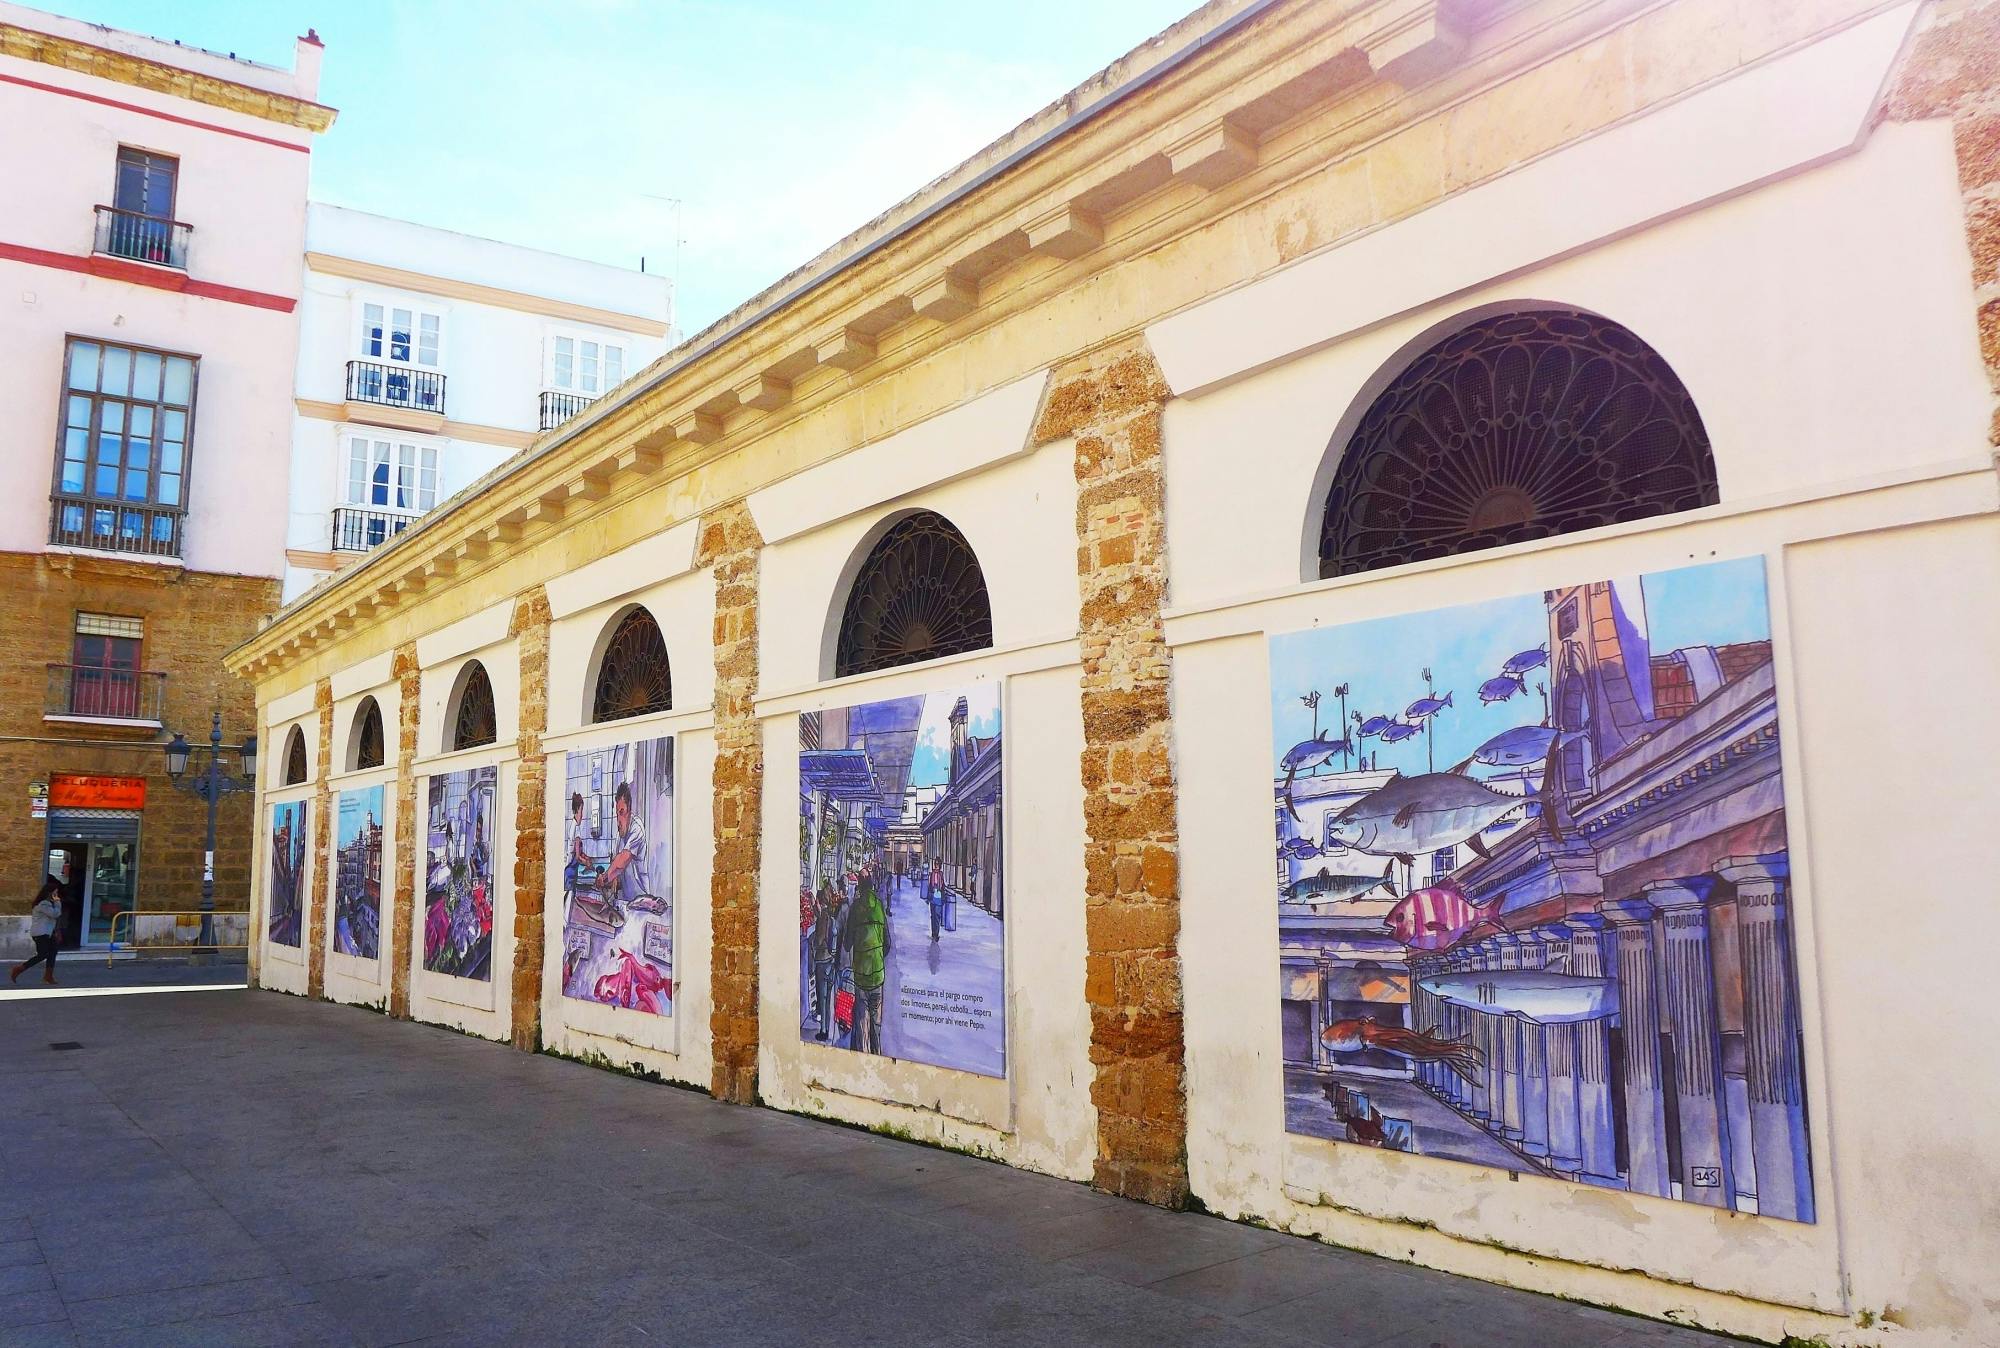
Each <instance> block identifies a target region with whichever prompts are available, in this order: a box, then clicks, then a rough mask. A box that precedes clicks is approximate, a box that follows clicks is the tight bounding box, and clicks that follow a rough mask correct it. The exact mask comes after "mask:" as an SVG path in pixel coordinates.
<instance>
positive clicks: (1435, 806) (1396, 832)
mask: <svg viewBox="0 0 2000 1348" xmlns="http://www.w3.org/2000/svg"><path fill="white" fill-rule="evenodd" d="M1528 804H1529V802H1528V800H1526V799H1525V798H1523V797H1521V796H1509V795H1504V794H1502V793H1501V792H1498V791H1495V790H1493V789H1492V788H1491V787H1489V786H1485V785H1483V784H1481V783H1479V782H1475V781H1473V780H1472V779H1471V778H1469V777H1461V776H1459V775H1458V774H1457V773H1453V772H1426V773H1420V774H1418V775H1417V776H1414V777H1404V776H1401V775H1398V776H1396V777H1393V778H1391V779H1390V780H1389V781H1387V782H1385V783H1384V784H1383V785H1381V786H1380V787H1377V788H1376V789H1375V790H1373V791H1371V792H1369V793H1368V794H1367V795H1365V796H1363V797H1362V798H1361V799H1360V800H1357V801H1355V802H1354V803H1353V804H1352V805H1350V806H1348V807H1347V808H1346V809H1344V810H1342V811H1341V812H1340V813H1339V814H1337V815H1335V816H1334V817H1333V818H1332V819H1331V820H1329V821H1328V822H1327V829H1326V831H1327V837H1329V838H1330V839H1332V840H1333V841H1334V842H1337V843H1341V844H1343V845H1345V846H1348V847H1353V848H1356V849H1357V850H1359V851H1363V852H1370V853H1373V854H1374V855H1376V856H1393V857H1398V858H1401V859H1402V860H1404V861H1406V862H1407V861H1409V860H1411V859H1412V858H1414V857H1415V856H1416V854H1417V853H1419V852H1435V851H1437V850H1438V849H1439V848H1443V847H1454V846H1457V845H1458V844H1459V843H1464V844H1466V845H1467V846H1468V847H1470V848H1471V849H1472V850H1473V851H1474V852H1475V853H1477V854H1478V855H1480V856H1485V855H1487V851H1486V845H1485V843H1483V842H1481V841H1480V837H1479V834H1480V832H1481V830H1483V829H1485V828H1486V827H1487V826H1488V825H1489V824H1492V823H1494V822H1496V821H1498V820H1500V819H1502V818H1505V817H1506V816H1507V815H1509V814H1512V813H1513V812H1514V811H1516V810H1521V809H1524V808H1525V807H1526V806H1527V805H1528Z"/></svg>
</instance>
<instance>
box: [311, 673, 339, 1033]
mask: <svg viewBox="0 0 2000 1348" xmlns="http://www.w3.org/2000/svg"><path fill="white" fill-rule="evenodd" d="M313 713H314V715H315V716H316V718H317V720H318V726H317V729H318V732H319V733H318V734H317V735H316V736H315V737H314V738H315V739H316V740H317V741H318V745H319V757H318V758H317V759H315V760H314V761H315V762H316V763H317V764H318V772H317V773H316V774H315V776H314V779H313V780H314V783H315V785H314V787H313V797H312V813H313V822H312V880H311V883H310V884H308V885H307V886H306V895H307V899H306V996H308V997H324V996H325V995H326V914H327V907H328V902H329V900H328V897H327V882H326V859H327V856H328V854H329V852H330V851H331V849H332V844H331V842H330V841H329V838H330V835H331V832H332V829H333V791H332V789H331V788H330V787H328V786H327V783H326V778H327V774H328V773H330V772H332V771H333V683H332V681H331V680H329V679H321V680H320V681H319V682H318V683H317V684H315V685H314V686H313Z"/></svg>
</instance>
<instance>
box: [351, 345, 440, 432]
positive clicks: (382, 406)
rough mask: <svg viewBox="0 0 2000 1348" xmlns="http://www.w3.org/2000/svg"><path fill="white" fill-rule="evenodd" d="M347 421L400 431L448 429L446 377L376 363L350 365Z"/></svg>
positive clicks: (430, 372)
mask: <svg viewBox="0 0 2000 1348" xmlns="http://www.w3.org/2000/svg"><path fill="white" fill-rule="evenodd" d="M347 418H348V420H350V421H362V422H367V423H369V424H371V425H376V426H394V427H396V428H397V429H399V430H406V431H428V432H436V431H438V430H440V429H442V428H443V426H444V376H443V375H441V374H439V373H438V372H437V371H436V370H420V369H416V368H414V367H412V366H408V365H391V364H386V363H384V362H381V361H373V360H350V361H348V362H347Z"/></svg>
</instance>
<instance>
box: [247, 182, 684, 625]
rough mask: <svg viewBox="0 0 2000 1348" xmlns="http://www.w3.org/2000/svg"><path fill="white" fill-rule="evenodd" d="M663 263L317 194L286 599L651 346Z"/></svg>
mask: <svg viewBox="0 0 2000 1348" xmlns="http://www.w3.org/2000/svg"><path fill="white" fill-rule="evenodd" d="M672 308H673V288H672V283H671V282H670V281H669V279H668V278H667V277H665V276H662V275H656V274H649V273H646V272H643V271H630V270H627V269H625V268H622V267H612V266H606V265H604V264H602V263H597V262H586V261H584V260H582V259H580V258H573V257H563V256H560V255H558V254H555V253H545V252H539V251H537V250H535V249H532V248H520V247H516V246H514V245H512V244H505V243H497V242H495V241H493V240H491V239H479V238H472V237H470V236H468V235H464V234H456V233H453V232H451V231H449V230H442V229H432V228H429V227H427V226H424V225H418V224H412V223H410V222H409V221H406V220H391V219H388V218H386V217H384V216H379V215H369V214H367V213H365V212H362V211H355V210H348V209H346V208H344V207H339V206H329V205H325V204H323V203H314V204H313V205H312V206H310V207H309V208H308V212H307V219H306V257H305V297H304V300H303V301H302V303H301V305H300V339H299V363H298V380H297V398H296V400H295V411H294V414H293V433H292V464H291V520H290V525H289V528H288V533H287V538H286V566H285V590H284V597H285V600H286V601H287V602H289V601H290V600H292V599H293V598H295V597H296V596H298V595H299V594H301V593H303V592H304V591H305V590H306V589H308V588H309V587H311V586H312V585H313V584H314V582H316V581H318V580H320V579H322V578H323V577H325V576H328V575H331V574H333V573H334V572H335V571H337V570H339V569H340V568H341V567H342V566H345V565H347V564H349V563H351V562H353V561H355V560H357V559H359V558H360V557H361V556H362V555H363V554H365V553H366V552H367V551H368V550H369V549H371V548H373V547H376V546H379V545H380V544H382V543H385V542H387V541H389V540H390V539H392V538H394V537H395V536H396V535H397V534H399V533H401V532H402V531H403V530H404V529H406V528H408V527H409V526H410V525H411V524H412V523H413V522H415V521H416V520H417V519H419V518H421V517H422V515H423V514H424V512H425V511H427V510H429V509H431V508H432V506H434V505H435V504H436V503H437V502H439V501H442V500H444V499H445V498H446V497H448V496H450V495H451V494H452V493H454V492H456V491H458V490H460V489H461V488H463V487H465V486H468V485H469V484H471V483H472V482H474V481H475V480H477V479H478V478H479V477H480V476H482V475H483V474H485V473H486V472H487V471H488V470H490V469H492V468H493V467H495V466H496V465H498V464H499V463H500V462H501V461H502V460H504V459H506V458H509V457H511V456H512V455H514V454H517V453H519V452H520V451H522V450H524V449H526V448H527V447H528V446H529V445H530V444H532V443H533V442H534V440H535V437H536V436H538V435H540V434H541V433H542V432H543V431H546V430H551V429H553V428H554V427H555V426H557V425H559V424H561V423H562V422H563V421H565V420H567V419H568V418H569V417H571V416H573V415H575V414H576V413H577V412H579V411H581V410H582V409H583V408H585V407H587V406H589V405H590V404H591V403H592V402H593V401H595V400H596V399H597V398H598V397H600V396H602V395H603V394H604V393H605V392H606V391H607V390H609V389H611V388H614V387H616V386H617V385H618V384H620V383H622V382H624V380H625V379H626V378H627V377H629V376H630V375H632V374H635V373H637V372H638V371H639V370H640V369H642V368H644V367H645V366H646V365H648V364H650V363H651V362H652V361H653V360H655V359H657V358H658V357H659V356H660V354H661V353H662V352H664V351H665V350H666V348H667V344H668V340H669V331H670V328H671V326H672Z"/></svg>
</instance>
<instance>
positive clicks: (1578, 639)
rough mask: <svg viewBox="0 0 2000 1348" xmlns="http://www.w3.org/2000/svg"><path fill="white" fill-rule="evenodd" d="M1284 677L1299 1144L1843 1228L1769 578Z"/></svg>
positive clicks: (1548, 601) (1513, 617)
mask: <svg viewBox="0 0 2000 1348" xmlns="http://www.w3.org/2000/svg"><path fill="white" fill-rule="evenodd" d="M1271 670H1272V690H1271V710H1272V723H1273V727H1274V740H1273V750H1272V763H1273V791H1272V813H1273V819H1274V821H1275V825H1276V844H1277V847H1276V856H1275V859H1274V863H1273V866H1274V869H1273V880H1274V887H1275V889H1276V897H1277V901H1278V927H1279V943H1280V954H1279V971H1280V985H1281V992H1280V996H1281V998H1282V1006H1283V1015H1282V1024H1283V1052H1284V1060H1285V1126H1286V1129H1287V1131H1289V1132H1293V1133H1299V1134H1304V1135H1309V1136H1314V1137H1322V1138H1334V1139H1339V1140H1344V1141H1348V1142H1355V1143H1360V1144H1362V1145H1365V1146H1373V1147H1387V1148H1393V1149H1396V1150H1400V1151H1407V1152H1415V1153H1419V1154H1423V1155H1428V1156H1439V1157H1445V1158H1448V1159H1451V1160H1458V1161H1468V1162H1473V1163H1475V1164H1479V1165H1486V1166H1497V1167H1501V1168H1505V1169H1509V1170H1516V1171H1526V1172H1531V1173H1537V1174H1544V1175H1551V1176H1558V1177H1561V1178H1565V1179H1570V1180H1575V1181H1578V1182H1581V1183H1586V1184H1595V1185H1600V1186H1603V1187H1606V1188H1615V1189H1624V1190H1628V1191H1631V1192H1634V1193H1645V1194H1652V1195H1656V1196H1660V1197H1669V1198H1676V1199H1682V1200H1685V1201H1687V1202H1692V1203H1702V1204H1707V1205H1709V1206H1713V1207H1722V1208H1730V1209H1734V1210H1736V1211H1739V1212H1748V1213H1759V1214H1762V1215H1764V1216H1768V1217H1784V1218H1789V1219H1791V1220H1795V1221H1804V1222H1810V1221H1812V1220H1813V1183H1812V1158H1811V1153H1810V1148H1809V1145H1808V1138H1807V1108H1806V1098H1805V1082H1804V1074H1803V1071H1802V1067H1801V1061H1802V1057H1803V1053H1802V1048H1801V1038H1800V1028H1799V995H1798V982H1797V970H1796V965H1795V962H1794V958H1793V950H1792V931H1791V900H1792V896H1791V888H1790V883H1789V869H1788V866H1787V864H1786V858H1787V847H1786V837H1785V798H1784V787H1783V782H1782V780H1781V778H1780V773H1779V754H1778V745H1779V738H1778V714H1777V695H1776V687H1775V680H1774V677H1773V670H1772V663H1771V635H1770V619H1769V614H1768V606H1767V601H1766V594H1765V583H1764V569H1763V561H1762V559H1760V558H1749V559H1744V560H1741V561H1730V562H1717V563H1713V564H1709V565H1704V566H1697V567H1688V568H1685V569H1681V570H1675V571H1666V572H1656V573H1652V574H1648V575H1644V576H1628V577H1620V578H1616V579H1612V580H1600V581H1593V582H1588V583H1585V584H1580V585H1572V586H1566V587H1563V588H1561V589H1555V590H1549V591H1547V592H1545V593H1542V594H1539V595H1526V596H1521V597H1519V598H1514V599H1504V600H1497V601H1494V602H1492V603H1486V604H1474V605H1466V606H1462V607H1457V608H1450V609H1441V610H1437V611H1434V612H1430V613H1418V614H1410V615H1405V616H1401V617H1395V618H1383V619H1377V620H1374V621H1370V622H1363V623H1353V624H1348V625H1346V626H1341V627H1330V628H1319V629H1314V630H1312V631H1306V632H1296V633H1291V634H1288V635H1283V636H1278V637H1274V638H1272V640H1271Z"/></svg>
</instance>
